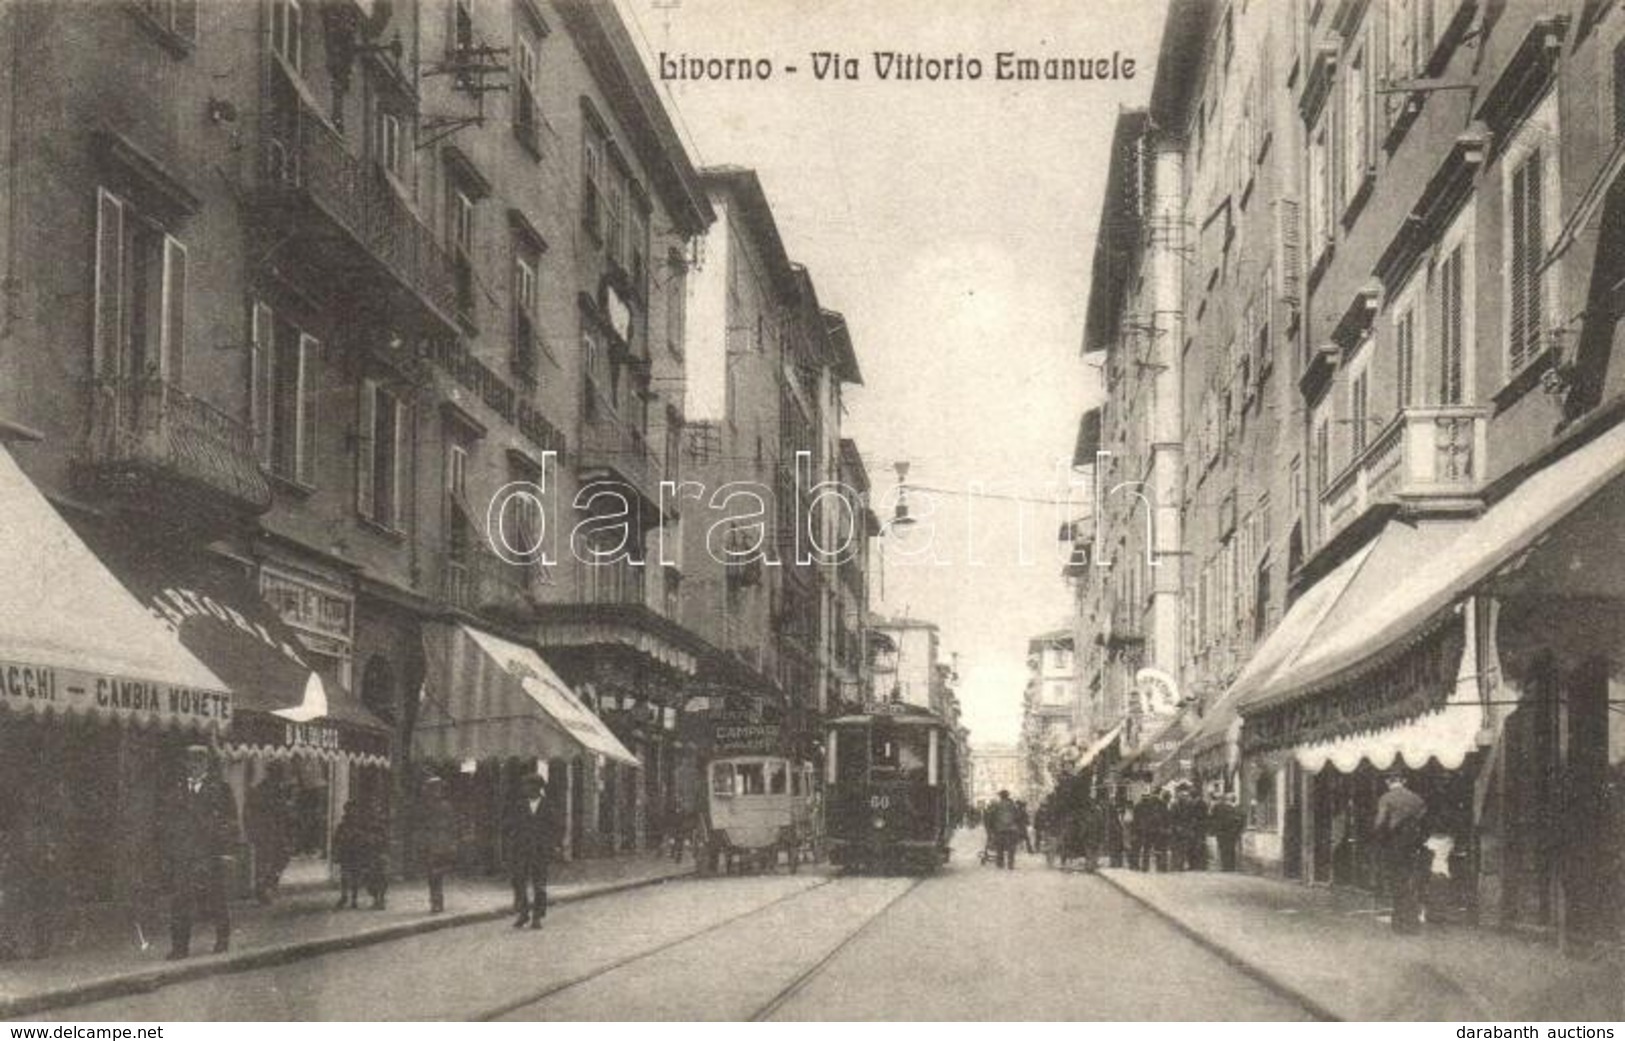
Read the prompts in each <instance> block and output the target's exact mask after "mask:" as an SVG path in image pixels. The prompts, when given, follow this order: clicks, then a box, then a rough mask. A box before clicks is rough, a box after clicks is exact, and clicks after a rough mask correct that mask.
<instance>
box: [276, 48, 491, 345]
mask: <svg viewBox="0 0 1625 1041" xmlns="http://www.w3.org/2000/svg"><path fill="white" fill-rule="evenodd" d="M273 66H274V68H273V69H272V79H273V89H272V92H271V93H272V104H271V111H270V112H269V113H267V118H266V120H265V134H264V154H263V158H262V169H263V171H264V182H263V189H264V196H265V198H266V199H267V200H269V201H272V202H303V203H306V204H308V208H309V209H313V210H315V211H316V213H318V214H320V215H321V217H323V218H325V219H326V220H327V221H329V222H331V224H332V225H333V226H334V227H335V228H336V229H338V230H340V231H341V232H342V233H343V235H344V236H346V237H347V238H348V239H350V241H351V242H352V243H353V244H354V246H355V247H357V248H359V249H360V250H361V251H363V252H364V253H365V254H366V255H367V256H369V257H371V258H372V260H373V261H374V263H375V265H376V267H377V269H378V270H379V271H380V272H382V273H384V274H386V275H387V276H388V277H389V278H391V279H393V280H394V281H395V282H397V283H398V284H400V285H401V286H404V287H405V288H406V289H408V290H409V291H411V292H412V293H413V294H415V295H416V296H417V298H418V299H419V300H421V301H422V302H424V303H426V304H427V305H429V306H430V307H431V308H432V309H433V310H434V312H435V313H436V314H437V315H438V317H439V318H440V319H441V320H442V321H444V322H446V323H447V324H450V323H451V321H452V319H453V318H454V317H455V315H456V314H457V313H458V306H459V299H458V274H457V266H456V263H455V261H454V260H453V258H452V256H451V254H450V253H449V252H448V251H447V250H446V249H445V247H444V246H443V245H442V244H441V242H440V240H439V239H438V238H437V237H436V235H435V233H434V231H433V230H432V229H431V228H430V227H429V226H428V225H427V224H426V223H424V222H423V221H422V220H421V219H419V217H418V215H417V214H416V213H415V212H413V210H412V207H411V206H409V205H408V204H407V202H406V200H405V199H404V198H402V196H401V192H400V191H399V190H398V189H397V188H396V187H395V186H394V185H393V184H391V183H390V178H389V175H388V174H386V173H385V172H384V169H383V168H382V167H381V166H379V165H378V164H377V163H373V162H368V161H366V160H363V159H362V158H361V157H359V156H357V155H355V154H353V153H352V152H351V151H350V148H349V146H348V144H347V142H346V141H345V139H344V135H342V134H341V133H339V132H338V131H337V130H336V129H334V127H333V126H332V124H330V123H329V122H327V120H326V119H324V118H323V117H322V116H321V115H320V114H319V113H318V112H317V111H316V110H315V109H314V108H313V106H312V105H311V103H310V101H309V100H308V99H307V98H306V97H305V96H304V93H303V91H302V90H301V88H300V86H299V85H298V84H297V83H296V82H295V79H294V77H295V75H296V74H294V73H291V72H289V71H288V70H287V69H286V68H285V67H284V66H283V65H282V63H281V62H280V61H279V60H274V59H273ZM292 219H294V220H307V219H308V216H307V215H306V214H304V213H302V212H295V214H294V215H293V217H292ZM318 252H321V251H318ZM328 259H333V258H332V257H331V256H329V258H328Z"/></svg>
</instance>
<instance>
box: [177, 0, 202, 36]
mask: <svg viewBox="0 0 1625 1041" xmlns="http://www.w3.org/2000/svg"><path fill="white" fill-rule="evenodd" d="M174 3H175V25H174V30H175V35H176V36H183V37H185V38H186V39H188V40H195V39H197V0H174Z"/></svg>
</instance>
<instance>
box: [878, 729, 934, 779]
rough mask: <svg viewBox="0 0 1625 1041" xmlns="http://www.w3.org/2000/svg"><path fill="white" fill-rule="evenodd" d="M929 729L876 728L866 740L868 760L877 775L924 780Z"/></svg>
mask: <svg viewBox="0 0 1625 1041" xmlns="http://www.w3.org/2000/svg"><path fill="white" fill-rule="evenodd" d="M927 740H928V731H926V730H924V729H920V730H918V731H913V730H900V729H899V730H881V729H880V728H878V727H877V728H876V729H875V731H874V737H873V739H872V740H871V741H870V744H869V754H870V758H871V762H872V763H873V764H874V771H875V773H876V774H877V775H886V774H890V775H893V776H896V777H897V778H899V779H900V780H905V781H923V780H925V768H926V756H927V747H926V741H927Z"/></svg>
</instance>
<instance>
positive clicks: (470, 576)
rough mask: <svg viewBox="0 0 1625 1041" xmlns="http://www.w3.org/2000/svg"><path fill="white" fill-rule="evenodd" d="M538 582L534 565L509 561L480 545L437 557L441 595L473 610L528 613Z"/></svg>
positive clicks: (496, 613)
mask: <svg viewBox="0 0 1625 1041" xmlns="http://www.w3.org/2000/svg"><path fill="white" fill-rule="evenodd" d="M540 584H541V574H540V572H539V571H538V570H537V568H536V567H534V566H528V565H523V564H510V563H508V562H507V561H505V560H503V559H502V558H501V557H498V556H497V555H496V554H495V553H492V552H491V551H490V550H488V549H484V548H473V549H464V550H461V551H453V552H448V553H447V555H446V556H445V557H444V558H443V559H442V561H441V568H440V596H441V599H443V600H444V601H445V602H446V603H448V604H450V605H451V606H453V607H458V608H461V609H463V610H464V611H469V612H471V613H475V614H489V615H494V616H498V617H508V618H512V617H524V616H528V615H529V614H530V613H531V612H532V611H533V610H534V608H535V606H536V603H537V593H538V587H539V586H540Z"/></svg>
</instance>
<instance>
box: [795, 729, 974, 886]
mask: <svg viewBox="0 0 1625 1041" xmlns="http://www.w3.org/2000/svg"><path fill="white" fill-rule="evenodd" d="M959 769H960V764H959V757H958V751H957V749H956V747H955V744H954V734H953V731H952V729H951V728H950V727H949V726H948V724H947V723H945V722H944V721H943V719H942V718H941V717H940V716H938V715H937V714H936V713H934V712H931V711H929V710H927V709H924V708H921V707H919V706H917V705H908V704H903V703H899V702H883V703H875V704H871V705H869V706H867V707H866V711H864V712H862V713H860V714H855V715H848V716H841V717H839V718H837V719H834V720H832V721H830V724H829V734H828V740H827V741H826V743H825V746H824V770H825V774H824V781H825V788H826V793H825V808H824V828H825V839H826V843H827V846H828V850H829V857H830V862H831V863H834V864H837V865H842V866H846V867H852V868H864V867H899V868H907V869H912V870H917V871H931V870H934V869H935V868H937V867H939V866H940V865H942V864H944V863H946V862H947V860H948V844H949V840H950V839H951V838H952V837H953V830H954V828H955V827H957V826H958V823H959V817H960V814H961V812H962V810H963V805H962V803H963V788H962V786H961V785H960V781H959Z"/></svg>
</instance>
